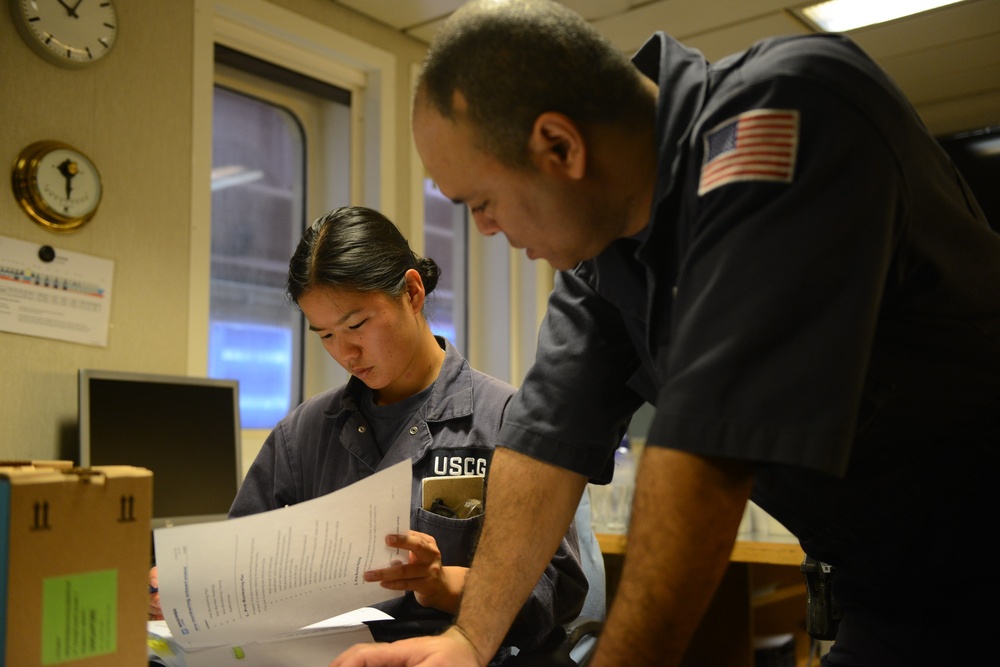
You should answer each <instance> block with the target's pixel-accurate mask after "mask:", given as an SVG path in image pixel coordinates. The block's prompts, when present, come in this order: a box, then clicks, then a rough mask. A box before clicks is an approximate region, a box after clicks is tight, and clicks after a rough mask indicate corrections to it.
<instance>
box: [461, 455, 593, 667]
mask: <svg viewBox="0 0 1000 667" xmlns="http://www.w3.org/2000/svg"><path fill="white" fill-rule="evenodd" d="M586 482H587V480H586V479H585V478H584V477H582V476H581V475H578V474H576V473H573V472H570V471H568V470H565V469H563V468H559V467H556V466H553V465H550V464H547V463H543V462H541V461H538V460H536V459H532V458H530V457H528V456H525V455H523V454H519V453H517V452H514V451H512V450H509V449H506V448H502V447H500V448H497V450H496V452H495V453H494V455H493V462H492V463H491V464H490V476H489V489H488V491H487V496H486V517H485V521H484V523H483V531H482V534H481V536H480V539H479V545H478V546H477V548H476V555H475V558H474V560H473V561H472V568H471V569H470V571H469V576H468V578H467V580H466V585H465V591H464V593H463V594H462V603H461V608H460V611H459V615H458V620H457V621H456V624H457V625H458V627H459V628H460V629H461V631H462V632H463V634H465V635H466V637H468V638H469V640H470V641H471V642H472V643H473V645H474V646H475V647H476V650H477V651H478V652H479V655H480V658H481V659H483V660H484V662H483V664H486V662H487V661H489V659H490V658H491V657H492V656H493V654H494V653H495V652H496V650H497V648H499V646H500V643H501V642H502V641H503V638H504V636H505V635H506V634H507V631H508V629H509V628H510V626H511V624H512V623H513V621H514V619H515V617H516V616H517V613H518V611H519V610H520V609H521V606H522V605H523V604H524V602H525V600H527V599H528V596H529V595H530V594H531V591H532V589H534V587H535V584H536V583H537V582H538V579H539V577H541V575H542V572H543V571H544V570H545V567H546V566H547V565H548V564H549V562H550V561H551V560H552V556H553V554H554V553H555V552H556V549H557V548H558V546H559V543H560V541H561V540H562V538H563V535H565V534H566V530H567V529H568V528H569V524H570V522H571V521H572V520H573V515H574V513H575V512H576V507H577V505H578V504H579V502H580V494H581V493H582V492H583V489H584V486H585V485H586Z"/></svg>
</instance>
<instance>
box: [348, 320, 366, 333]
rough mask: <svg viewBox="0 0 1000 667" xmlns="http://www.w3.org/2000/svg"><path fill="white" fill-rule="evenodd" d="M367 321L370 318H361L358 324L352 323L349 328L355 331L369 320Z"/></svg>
mask: <svg viewBox="0 0 1000 667" xmlns="http://www.w3.org/2000/svg"><path fill="white" fill-rule="evenodd" d="M367 321H368V319H367V318H366V319H363V320H361V321H360V322H358V323H357V324H352V325H351V326H349V327H347V328H348V329H350V330H351V331H354V330H355V329H360V328H361V325H362V324H364V323H365V322H367Z"/></svg>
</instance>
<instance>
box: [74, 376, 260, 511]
mask: <svg viewBox="0 0 1000 667" xmlns="http://www.w3.org/2000/svg"><path fill="white" fill-rule="evenodd" d="M79 431H80V465H81V466H94V465H134V466H140V467H142V468H147V469H149V470H152V471H153V527H154V528H160V527H165V526H173V525H181V524H185V523H196V522H202V521H216V520H222V519H225V518H226V516H227V514H228V512H229V507H230V505H232V503H233V498H234V497H235V496H236V491H237V490H238V488H239V485H240V481H241V478H242V472H243V469H242V465H241V457H240V413H239V384H238V382H237V381H236V380H221V379H212V378H200V377H188V376H178V375H154V374H149V373H129V372H121V371H108V370H96V369H80V371H79Z"/></svg>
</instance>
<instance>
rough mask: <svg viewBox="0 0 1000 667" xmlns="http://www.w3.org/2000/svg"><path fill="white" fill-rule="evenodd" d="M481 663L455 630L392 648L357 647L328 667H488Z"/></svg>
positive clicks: (384, 645) (485, 661)
mask: <svg viewBox="0 0 1000 667" xmlns="http://www.w3.org/2000/svg"><path fill="white" fill-rule="evenodd" d="M488 662H489V659H485V660H484V659H482V658H480V657H479V656H478V654H477V653H476V650H475V649H474V648H473V647H472V644H471V643H469V640H468V639H466V638H465V635H464V634H463V633H462V632H461V631H460V630H458V629H457V628H455V627H451V628H449V629H448V630H446V631H445V632H444V633H442V634H440V635H437V636H436V637H416V638H414V639H402V640H400V641H397V642H392V643H391V644H355V645H354V646H352V647H351V648H349V649H347V650H346V651H344V652H343V653H341V654H340V656H339V657H338V658H337V659H336V660H334V661H333V662H331V663H330V666H329V667H485V665H486V664H487V663H488Z"/></svg>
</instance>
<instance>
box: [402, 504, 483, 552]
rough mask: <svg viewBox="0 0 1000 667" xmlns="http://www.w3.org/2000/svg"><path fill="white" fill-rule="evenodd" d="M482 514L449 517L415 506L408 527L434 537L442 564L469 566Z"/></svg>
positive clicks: (480, 527) (481, 525)
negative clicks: (470, 516)
mask: <svg viewBox="0 0 1000 667" xmlns="http://www.w3.org/2000/svg"><path fill="white" fill-rule="evenodd" d="M483 516H484V515H482V514H480V515H479V516H474V517H472V518H469V519H451V518H448V517H444V516H440V515H438V514H434V513H433V512H428V511H427V510H425V509H423V508H422V507H417V508H415V510H414V512H413V515H412V517H411V520H412V521H411V526H410V528H411V529H412V530H416V531H419V532H421V533H427V534H428V535H431V536H433V537H434V539H435V540H436V541H437V545H438V549H440V551H441V563H442V564H443V565H455V566H459V567H469V565H470V564H471V563H472V549H473V547H474V546H475V544H476V538H477V537H478V536H479V531H480V530H481V529H482V527H483Z"/></svg>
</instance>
